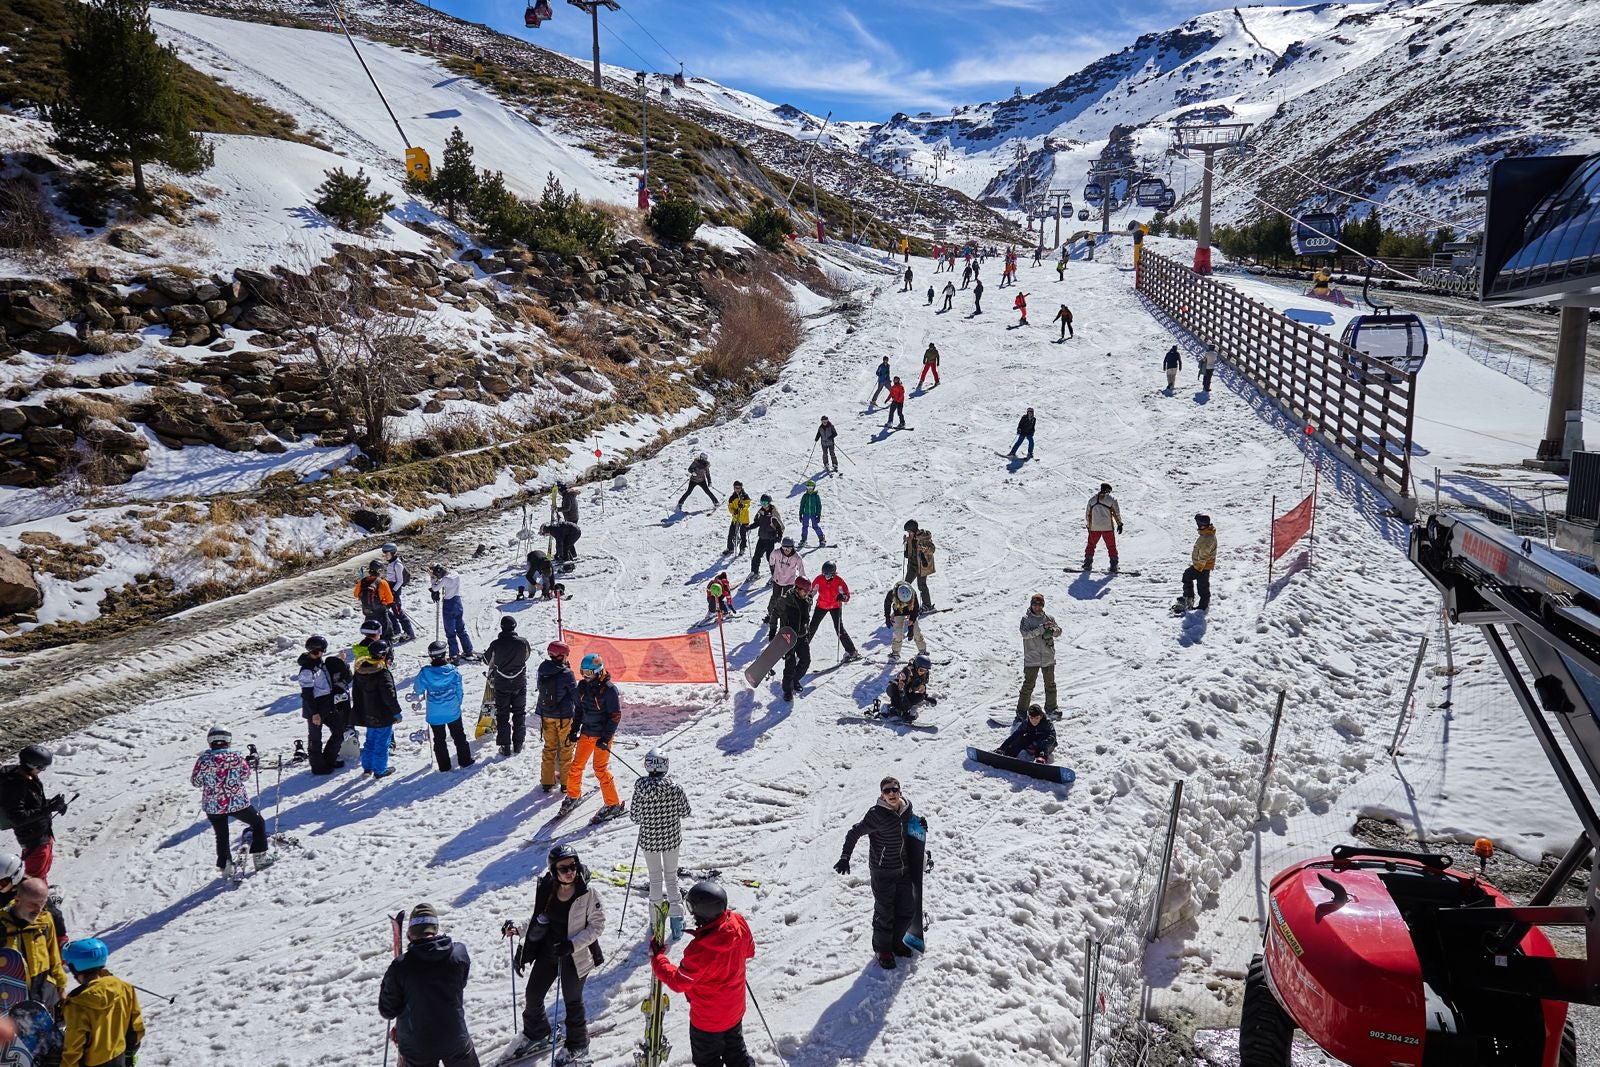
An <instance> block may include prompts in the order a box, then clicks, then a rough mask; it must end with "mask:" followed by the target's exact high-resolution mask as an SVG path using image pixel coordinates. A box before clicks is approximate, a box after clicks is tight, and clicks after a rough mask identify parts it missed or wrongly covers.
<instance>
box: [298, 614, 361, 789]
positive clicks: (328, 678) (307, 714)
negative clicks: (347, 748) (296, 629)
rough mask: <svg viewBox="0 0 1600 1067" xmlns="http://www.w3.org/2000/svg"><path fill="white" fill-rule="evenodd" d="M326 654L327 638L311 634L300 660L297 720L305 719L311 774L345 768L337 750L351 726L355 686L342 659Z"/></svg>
mask: <svg viewBox="0 0 1600 1067" xmlns="http://www.w3.org/2000/svg"><path fill="white" fill-rule="evenodd" d="M327 653H328V639H327V638H326V637H323V636H322V635H321V634H312V635H311V636H310V637H308V638H306V650H305V652H303V653H301V655H300V660H299V666H300V677H299V682H300V717H301V718H303V719H305V720H306V759H307V760H308V761H309V762H310V764H311V773H312V774H332V773H333V772H334V771H335V770H337V769H338V768H340V767H343V766H344V760H342V759H340V758H339V749H340V748H341V747H342V746H343V745H344V733H345V729H346V727H348V726H349V725H350V690H351V689H352V688H353V687H354V685H355V678H354V676H352V675H351V673H350V667H349V665H348V664H346V663H345V661H344V660H343V658H341V657H339V656H330V655H328V654H327ZM324 730H326V731H327V740H326V741H324V740H323V731H324Z"/></svg>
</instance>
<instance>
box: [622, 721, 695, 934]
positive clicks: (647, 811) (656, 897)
mask: <svg viewBox="0 0 1600 1067" xmlns="http://www.w3.org/2000/svg"><path fill="white" fill-rule="evenodd" d="M668 766H669V765H668V760H667V754H666V753H665V752H664V751H662V750H661V749H659V748H652V749H651V750H650V751H649V752H646V753H645V754H644V772H645V776H644V777H643V778H640V779H639V780H637V781H636V782H634V783H633V801H632V803H630V804H629V805H628V815H629V817H630V818H632V819H633V821H634V822H636V823H638V824H639V850H640V851H641V852H643V853H644V865H645V870H646V871H648V872H649V875H650V914H652V915H654V914H656V909H657V908H659V907H661V903H662V901H665V902H666V904H667V921H668V923H669V925H670V927H671V930H672V936H671V940H673V941H676V940H678V938H680V937H682V936H683V898H682V895H681V894H680V892H679V890H678V849H679V848H680V847H681V846H682V845H683V820H684V819H686V818H688V817H689V798H688V797H686V796H684V793H683V789H682V787H681V786H679V785H678V783H677V782H674V781H673V780H672V779H671V778H669V777H668V776H667V771H668Z"/></svg>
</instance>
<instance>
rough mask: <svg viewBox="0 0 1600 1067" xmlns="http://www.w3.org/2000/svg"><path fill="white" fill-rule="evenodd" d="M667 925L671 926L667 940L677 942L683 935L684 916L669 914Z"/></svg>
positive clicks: (671, 942) (672, 942) (669, 942)
mask: <svg viewBox="0 0 1600 1067" xmlns="http://www.w3.org/2000/svg"><path fill="white" fill-rule="evenodd" d="M667 925H668V926H669V927H670V932H669V933H668V934H667V942H668V944H676V943H677V942H678V941H679V939H681V938H682V937H683V916H681V915H669V916H668V917H667Z"/></svg>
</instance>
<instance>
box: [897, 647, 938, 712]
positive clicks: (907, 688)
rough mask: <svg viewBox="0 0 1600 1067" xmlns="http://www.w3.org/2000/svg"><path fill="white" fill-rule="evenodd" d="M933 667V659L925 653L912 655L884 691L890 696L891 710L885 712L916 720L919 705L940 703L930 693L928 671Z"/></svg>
mask: <svg viewBox="0 0 1600 1067" xmlns="http://www.w3.org/2000/svg"><path fill="white" fill-rule="evenodd" d="M932 668H933V660H931V659H929V658H928V656H927V655H926V654H925V653H922V652H919V653H917V654H916V655H915V656H913V657H911V662H910V663H908V664H906V665H905V666H904V667H902V668H900V673H899V674H897V675H895V676H894V679H893V680H892V681H891V682H890V683H889V688H888V689H887V690H886V691H885V693H884V695H885V696H887V697H888V698H889V710H888V711H887V712H884V714H886V715H894V716H897V717H899V718H901V719H904V720H905V721H906V722H915V721H916V719H917V705H919V704H926V705H928V706H929V707H933V706H934V705H936V704H938V703H939V701H938V699H937V698H935V697H933V696H932V695H930V694H929V693H928V681H929V678H928V673H929V671H930V670H932Z"/></svg>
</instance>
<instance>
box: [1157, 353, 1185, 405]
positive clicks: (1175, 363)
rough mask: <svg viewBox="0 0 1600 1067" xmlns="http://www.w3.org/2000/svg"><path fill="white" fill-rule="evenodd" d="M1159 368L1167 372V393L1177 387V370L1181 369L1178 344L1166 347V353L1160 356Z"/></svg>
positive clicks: (1170, 393) (1181, 362)
mask: <svg viewBox="0 0 1600 1067" xmlns="http://www.w3.org/2000/svg"><path fill="white" fill-rule="evenodd" d="M1161 369H1162V370H1164V371H1166V372H1167V395H1168V396H1171V395H1172V391H1173V390H1174V389H1176V388H1177V387H1178V372H1179V371H1180V370H1182V369H1183V357H1182V356H1180V355H1179V354H1178V346H1177V345H1173V346H1172V347H1171V348H1169V349H1167V354H1166V355H1165V356H1164V357H1162V360H1161Z"/></svg>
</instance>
